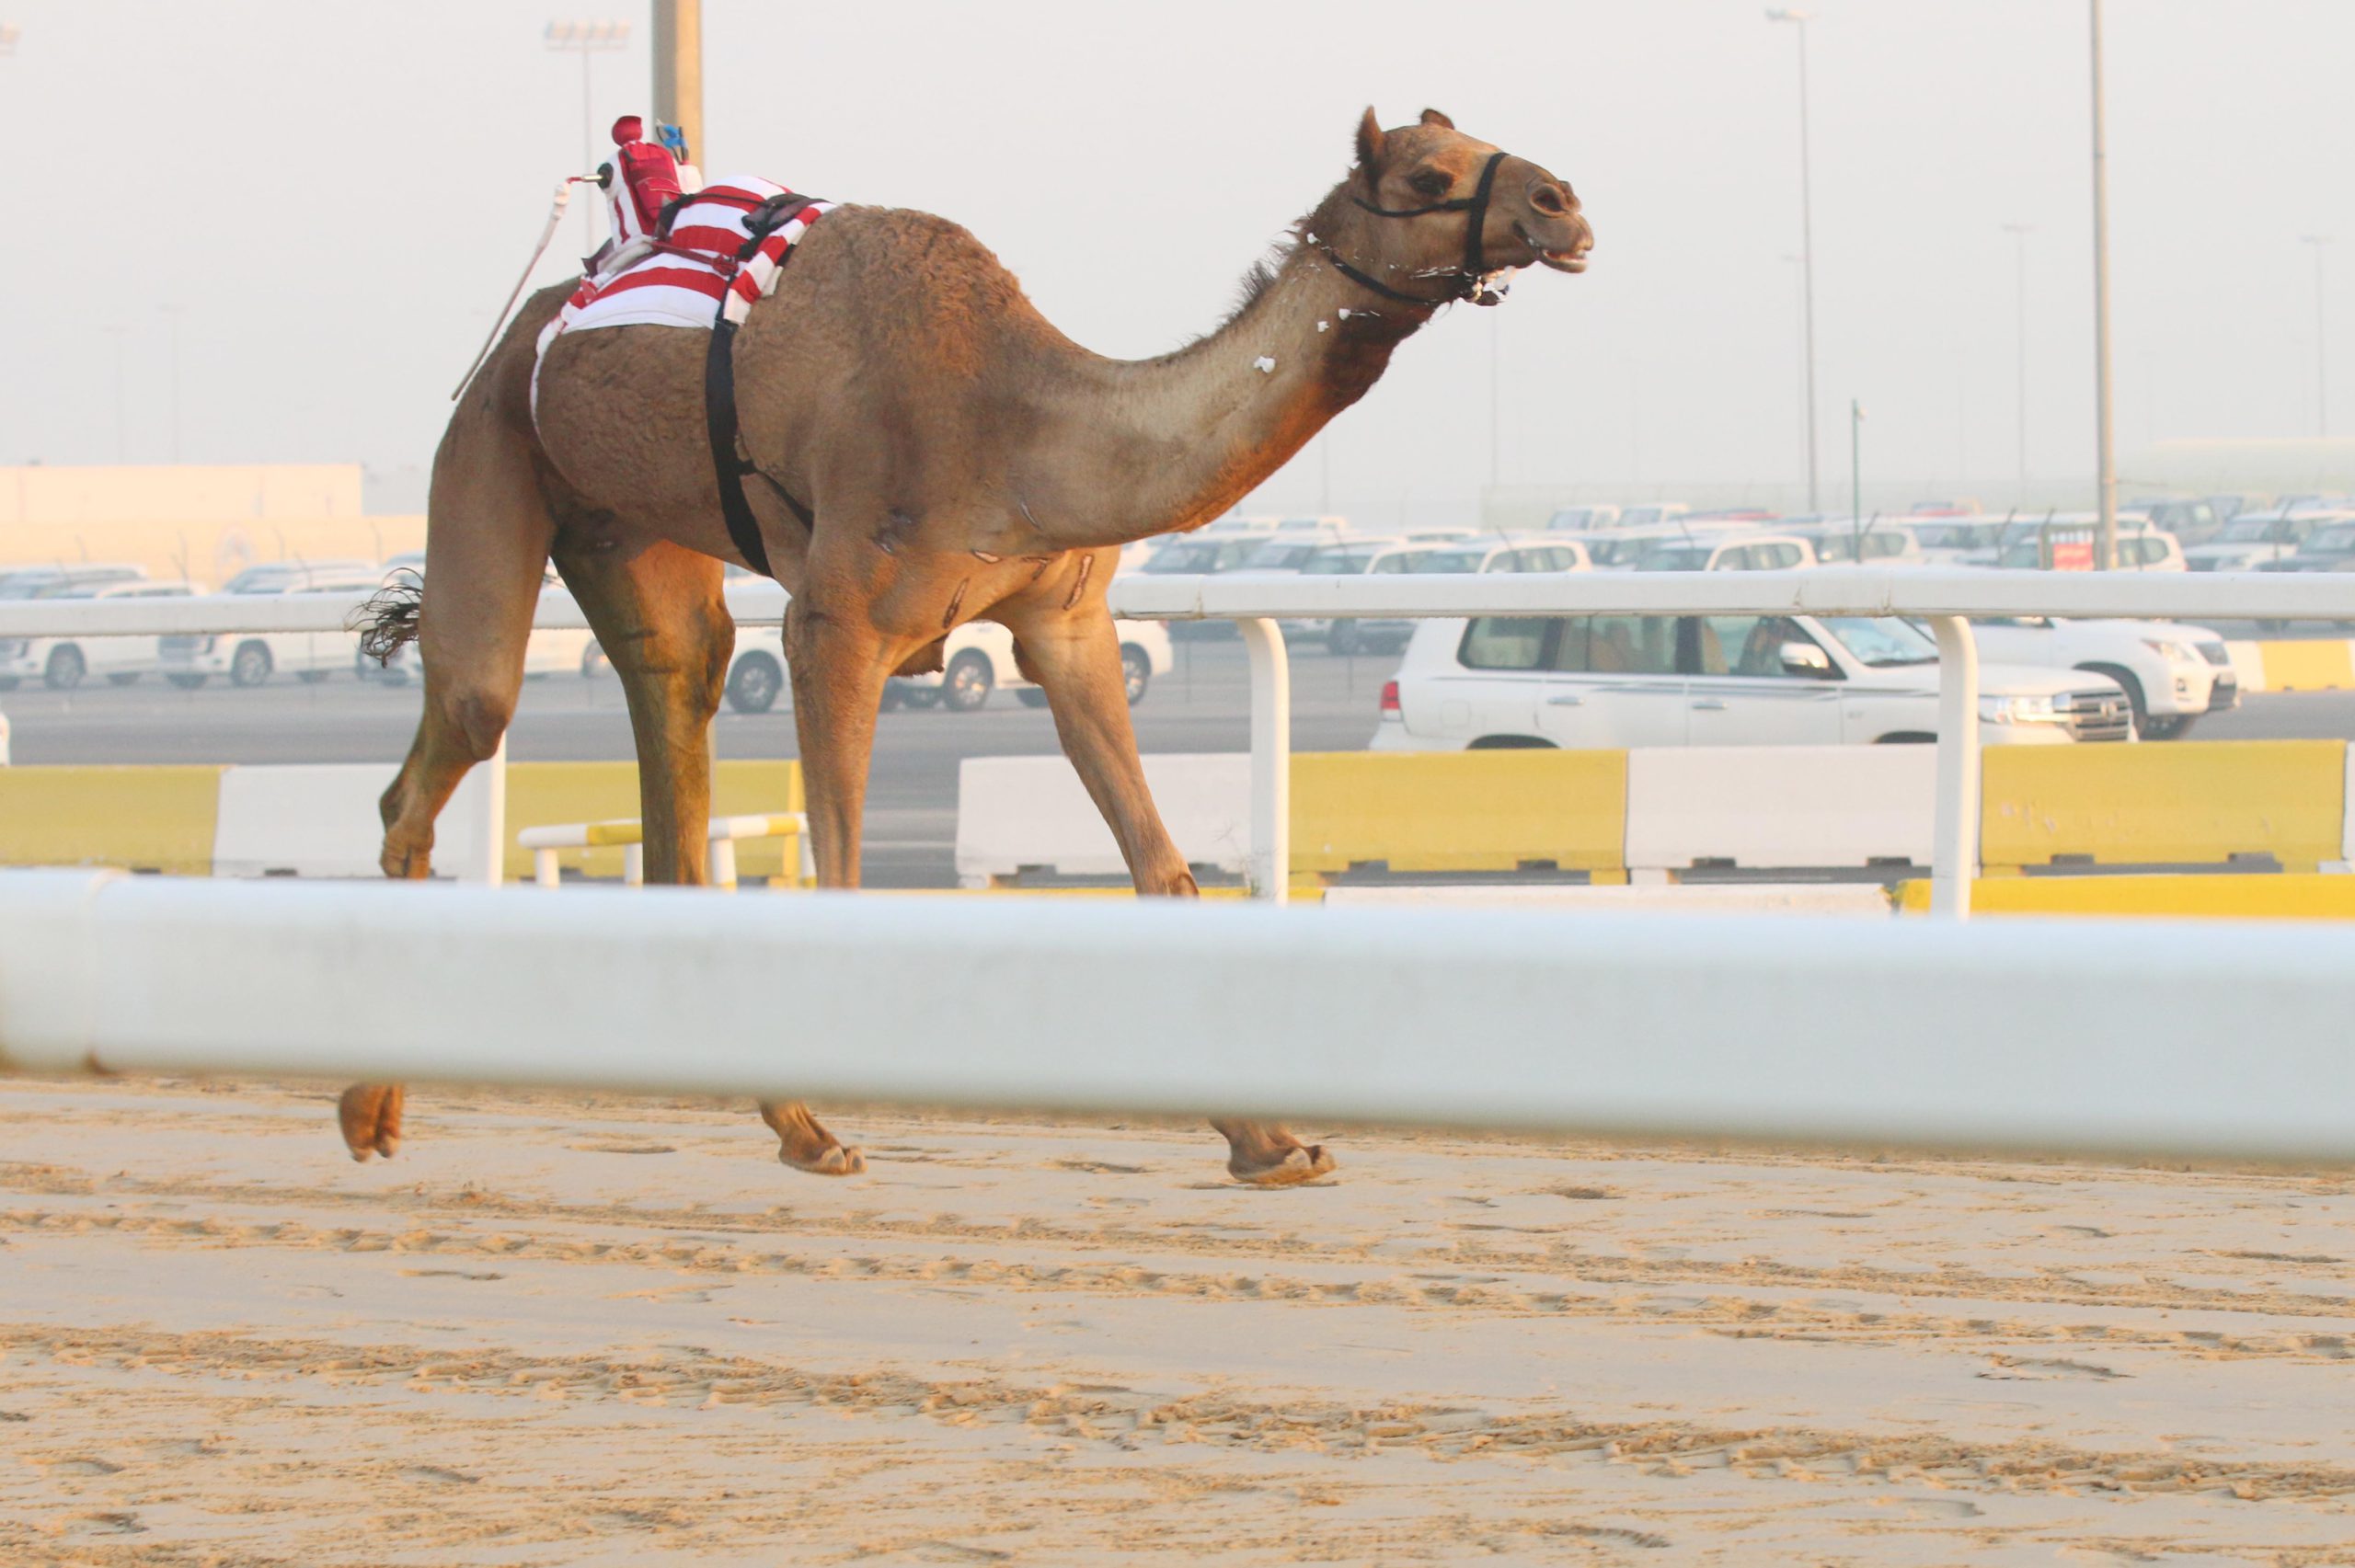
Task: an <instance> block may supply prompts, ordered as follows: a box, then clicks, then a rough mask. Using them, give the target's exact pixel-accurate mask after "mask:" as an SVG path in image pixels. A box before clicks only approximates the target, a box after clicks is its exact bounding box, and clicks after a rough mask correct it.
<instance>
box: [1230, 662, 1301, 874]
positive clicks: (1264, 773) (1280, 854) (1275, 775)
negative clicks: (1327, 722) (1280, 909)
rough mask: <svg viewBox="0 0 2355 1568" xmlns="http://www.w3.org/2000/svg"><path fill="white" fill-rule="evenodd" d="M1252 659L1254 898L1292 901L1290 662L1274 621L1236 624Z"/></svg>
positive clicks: (1250, 860)
mask: <svg viewBox="0 0 2355 1568" xmlns="http://www.w3.org/2000/svg"><path fill="white" fill-rule="evenodd" d="M1235 630H1236V631H1238V632H1240V633H1242V634H1243V647H1244V648H1245V649H1246V651H1247V652H1248V653H1249V654H1250V656H1251V853H1250V859H1249V863H1248V864H1249V865H1250V878H1249V880H1250V884H1251V896H1252V897H1253V898H1258V899H1262V900H1265V901H1266V902H1268V903H1271V904H1282V903H1289V902H1290V901H1291V899H1292V660H1291V655H1290V654H1289V653H1288V652H1287V651H1286V650H1285V648H1284V631H1283V628H1282V627H1281V626H1280V625H1278V624H1276V623H1275V622H1273V621H1266V620H1246V621H1237V622H1235Z"/></svg>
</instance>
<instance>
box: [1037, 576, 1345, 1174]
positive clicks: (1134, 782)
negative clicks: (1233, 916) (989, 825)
mask: <svg viewBox="0 0 2355 1568" xmlns="http://www.w3.org/2000/svg"><path fill="white" fill-rule="evenodd" d="M1008 624H1009V627H1010V629H1011V630H1012V631H1013V632H1014V634H1015V636H1016V638H1017V642H1016V644H1015V648H1016V654H1017V658H1018V659H1019V661H1020V663H1021V665H1022V668H1023V671H1024V673H1026V674H1028V676H1029V677H1030V678H1031V679H1032V680H1034V681H1037V682H1038V683H1039V684H1040V686H1041V687H1042V688H1044V689H1045V691H1046V693H1047V703H1048V705H1049V706H1050V707H1051V708H1052V709H1053V710H1054V715H1055V733H1056V735H1057V736H1059V737H1060V738H1062V740H1063V752H1064V754H1065V755H1066V756H1068V757H1070V758H1071V763H1072V767H1073V768H1074V770H1075V771H1076V772H1077V773H1078V774H1079V778H1080V783H1082V784H1085V785H1086V786H1087V793H1088V796H1089V798H1091V799H1093V800H1094V801H1095V802H1096V808H1097V810H1098V811H1100V812H1102V813H1103V814H1104V821H1105V823H1106V825H1107V826H1109V828H1110V829H1111V830H1112V837H1113V839H1114V841H1116V842H1118V843H1119V844H1120V853H1121V856H1122V858H1124V859H1125V860H1126V861H1127V862H1128V865H1129V876H1130V877H1131V878H1132V880H1133V881H1134V882H1135V883H1136V888H1137V892H1138V893H1139V894H1140V895H1143V896H1153V895H1160V896H1163V897H1169V898H1194V897H1197V896H1198V895H1199V890H1198V889H1197V888H1196V887H1195V886H1194V876H1193V873H1191V872H1190V871H1189V870H1188V869H1187V868H1186V860H1185V857H1184V856H1183V855H1182V854H1180V853H1178V850H1177V845H1176V844H1175V843H1173V842H1172V841H1170V838H1169V830H1168V829H1167V828H1166V827H1164V826H1163V825H1162V821H1161V813H1160V812H1159V811H1158V810H1156V809H1155V807H1154V804H1153V793H1152V791H1151V790H1149V789H1148V788H1146V786H1145V781H1144V763H1143V760H1142V759H1140V758H1139V757H1138V756H1137V738H1136V728H1135V727H1134V726H1133V725H1132V723H1131V722H1130V720H1129V697H1128V688H1127V682H1126V680H1125V679H1124V677H1123V675H1122V672H1121V670H1120V634H1119V632H1118V631H1117V630H1116V629H1115V628H1114V626H1113V624H1112V618H1111V613H1110V612H1109V611H1108V610H1107V609H1106V608H1105V607H1104V605H1103V603H1102V601H1096V602H1094V603H1088V604H1081V605H1077V606H1076V607H1074V608H1072V609H1069V610H1048V611H1036V610H1034V611H1032V612H1029V613H1027V614H1019V615H1016V616H1011V617H1009V619H1008ZM1211 1126H1212V1127H1215V1128H1216V1129H1217V1130H1218V1132H1219V1134H1220V1135H1221V1136H1222V1137H1223V1138H1224V1139H1226V1148H1227V1158H1226V1169H1227V1172H1228V1173H1229V1174H1231V1175H1232V1176H1234V1177H1235V1180H1236V1181H1238V1182H1248V1183H1250V1184H1252V1185H1255V1186H1290V1185H1294V1184H1297V1183H1300V1182H1312V1181H1315V1179H1316V1178H1317V1177H1319V1176H1324V1175H1328V1174H1330V1173H1332V1171H1333V1170H1334V1167H1335V1161H1334V1159H1333V1156H1332V1154H1331V1153H1330V1152H1329V1151H1327V1149H1326V1148H1325V1146H1324V1145H1323V1144H1321V1143H1316V1144H1304V1143H1302V1142H1301V1141H1300V1139H1297V1138H1294V1137H1293V1136H1292V1134H1291V1133H1290V1132H1289V1131H1287V1130H1285V1128H1283V1127H1281V1126H1279V1125H1277V1124H1276V1123H1273V1122H1255V1121H1240V1120H1213V1121H1212V1123H1211Z"/></svg>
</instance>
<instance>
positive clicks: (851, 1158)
mask: <svg viewBox="0 0 2355 1568" xmlns="http://www.w3.org/2000/svg"><path fill="white" fill-rule="evenodd" d="M776 1158H777V1162H778V1163H779V1164H781V1165H787V1166H790V1167H792V1168H793V1169H794V1170H797V1171H807V1172H809V1173H810V1174H811V1175H813V1176H863V1175H865V1174H867V1156H866V1155H865V1154H862V1153H860V1152H859V1151H858V1150H856V1149H844V1147H843V1146H842V1145H841V1144H839V1143H834V1144H829V1145H828V1146H827V1147H826V1148H825V1149H823V1150H821V1151H820V1152H819V1154H818V1156H817V1158H815V1159H802V1158H799V1157H798V1156H796V1155H795V1154H794V1152H793V1150H791V1149H787V1148H779V1149H778V1150H777V1151H776Z"/></svg>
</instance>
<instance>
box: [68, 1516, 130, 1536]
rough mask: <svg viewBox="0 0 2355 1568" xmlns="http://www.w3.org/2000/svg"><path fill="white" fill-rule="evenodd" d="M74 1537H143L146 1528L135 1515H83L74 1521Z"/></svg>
mask: <svg viewBox="0 0 2355 1568" xmlns="http://www.w3.org/2000/svg"><path fill="white" fill-rule="evenodd" d="M74 1533H75V1535H145V1534H146V1533H147V1527H146V1526H145V1525H143V1524H141V1523H140V1522H139V1516H138V1515H136V1514H122V1513H106V1514H85V1515H83V1516H81V1517H80V1518H78V1519H76V1520H75V1521H74Z"/></svg>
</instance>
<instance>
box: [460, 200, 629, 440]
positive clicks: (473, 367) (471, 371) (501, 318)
mask: <svg viewBox="0 0 2355 1568" xmlns="http://www.w3.org/2000/svg"><path fill="white" fill-rule="evenodd" d="M596 183H597V181H596V179H595V177H592V176H589V175H577V174H576V175H569V176H567V177H565V178H564V179H562V180H559V181H558V182H557V188H556V200H555V201H553V202H552V203H550V204H549V207H548V221H547V224H546V227H544V228H542V229H541V230H540V243H539V244H537V245H535V246H533V247H532V259H531V260H529V261H527V262H525V263H524V264H523V276H522V277H520V278H518V279H516V280H515V287H514V288H513V289H512V290H511V291H510V292H508V295H507V303H505V304H503V305H500V307H499V314H498V315H495V316H493V317H492V318H491V322H490V333H489V335H488V337H486V338H483V340H482V347H481V349H477V351H476V353H475V361H474V363H472V364H470V365H468V366H467V367H466V373H465V375H463V376H460V377H459V378H458V384H457V386H456V388H455V389H454V390H453V391H452V392H451V394H450V401H451V402H453V403H455V402H456V401H457V400H458V399H459V397H460V396H462V395H464V394H465V390H466V388H467V387H468V386H470V385H472V384H473V383H474V379H475V372H477V371H478V370H480V369H482V362H483V361H485V360H488V358H490V348H491V345H492V344H494V343H496V342H498V341H499V329H500V327H502V326H506V325H507V316H508V313H510V312H511V311H512V310H513V309H514V308H515V302H516V301H517V300H520V299H522V298H523V286H524V285H525V284H526V283H529V282H530V281H531V280H532V271H533V269H534V268H536V267H538V266H539V264H540V258H541V257H543V256H546V254H547V253H548V241H550V240H552V239H554V238H556V226H557V224H558V223H562V222H564V210H565V208H566V206H567V205H568V204H569V203H570V201H571V200H572V188H573V187H574V186H576V185H594V184H596Z"/></svg>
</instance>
